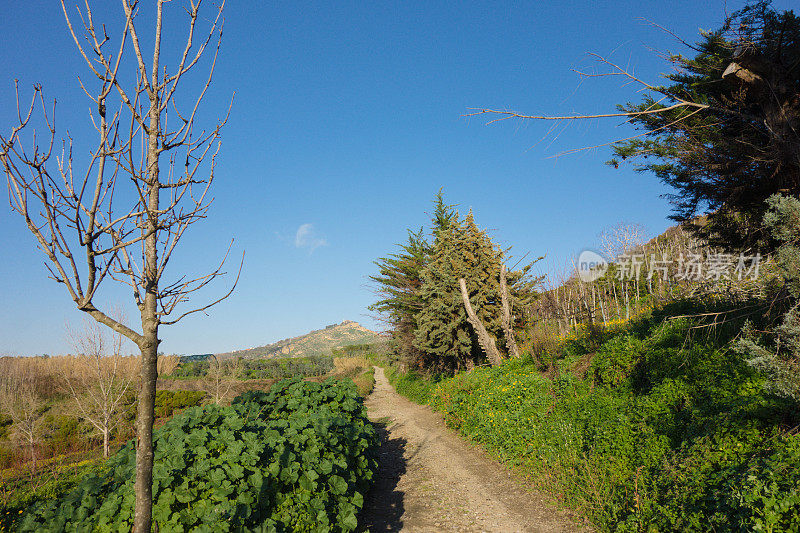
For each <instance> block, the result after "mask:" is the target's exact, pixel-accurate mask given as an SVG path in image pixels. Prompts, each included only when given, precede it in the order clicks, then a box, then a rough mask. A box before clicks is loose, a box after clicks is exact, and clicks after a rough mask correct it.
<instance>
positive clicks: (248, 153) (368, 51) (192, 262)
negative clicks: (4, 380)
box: [0, 0, 790, 355]
mask: <svg viewBox="0 0 800 533" xmlns="http://www.w3.org/2000/svg"><path fill="white" fill-rule="evenodd" d="M146 4H148V2H143V3H142V9H144V6H145V5H146ZM179 4H180V2H178V1H176V2H174V3H173V5H172V7H173V8H177V9H179ZM741 5H742V3H741V2H723V1H721V0H709V1H691V2H690V1H676V2H667V3H665V2H663V1H661V2H655V1H640V0H637V1H619V2H602V3H598V2H588V1H570V2H527V3H503V2H484V3H480V2H471V3H444V2H417V3H400V2H396V3H390V2H369V3H367V2H362V3H355V2H353V3H350V2H335V3H334V2H331V3H305V2H280V3H276V2H229V4H228V6H227V8H226V11H225V33H224V39H223V44H222V51H221V55H220V58H219V64H218V67H217V72H216V75H215V76H216V77H215V81H214V85H213V87H212V89H211V90H210V92H209V94H208V96H207V99H206V103H205V108H204V112H203V115H202V116H201V120H206V121H207V122H206V123H210V122H208V121H210V120H211V119H213V117H216V116H220V115H221V114H224V112H225V109H226V108H227V106H228V103H229V101H230V98H231V95H232V94H233V93H234V92H235V94H236V96H235V101H234V105H233V110H232V114H231V117H230V120H229V122H228V124H227V126H226V128H225V130H224V134H223V147H222V152H221V155H220V158H219V163H218V168H217V177H216V180H215V184H214V195H215V203H214V206H213V208H212V210H211V213H210V216H209V218H208V220H206V221H204V222H202V223H201V224H198V225H197V226H195V227H194V228H193V229H192V230H191V233H187V237H186V238H185V241H184V242H183V248H182V249H181V252H180V255H178V256H177V257H176V261H175V263H174V265H171V266H172V268H173V271H172V272H173V273H174V274H179V273H181V272H182V271H184V270H193V271H196V272H202V271H204V270H206V269H207V268H208V267H211V266H212V265H213V264H214V262H215V261H216V260H217V259H218V258H219V257H220V256H221V254H223V253H224V251H225V249H226V247H227V243H228V241H229V240H230V239H231V238H233V237H235V239H236V241H235V244H234V253H236V254H239V253H241V252H242V250H245V251H246V259H245V264H244V271H243V274H242V278H241V281H240V283H239V286H238V288H237V290H236V292H235V293H234V295H233V296H231V298H229V299H228V300H226V301H225V302H223V303H222V304H220V305H219V306H217V307H216V308H214V309H212V310H210V311H209V313H208V316H202V315H201V316H195V317H193V318H191V319H187V320H185V321H184V322H182V323H181V324H179V325H178V326H173V327H169V328H163V329H162V337H163V339H164V342H163V344H162V349H163V350H164V351H167V352H175V353H205V352H215V351H223V350H229V349H234V348H245V347H251V346H255V345H260V344H264V343H267V342H271V341H274V340H277V339H280V338H285V337H289V336H294V335H297V334H301V333H304V332H306V331H308V330H310V329H316V328H319V327H323V326H325V325H326V324H331V323H334V322H339V321H341V320H344V319H349V320H356V321H359V322H361V323H363V324H365V325H367V326H370V327H376V328H377V327H379V325H378V324H377V323H376V322H374V321H373V319H372V318H370V317H369V316H368V313H367V310H366V307H367V306H368V305H369V304H370V303H371V302H372V301H373V299H374V298H373V295H372V292H371V290H370V287H369V284H368V282H367V276H368V275H369V274H372V273H374V271H375V268H374V265H373V264H372V261H374V260H375V258H377V257H379V256H382V255H385V254H387V253H391V252H392V251H393V250H394V248H395V246H394V245H395V243H398V242H401V241H403V240H404V239H405V235H406V228H409V227H414V228H416V227H419V226H421V225H423V224H426V223H427V219H428V215H427V213H428V212H429V211H430V207H431V201H432V199H433V196H434V194H435V193H436V192H437V191H438V190H439V188H440V187H442V188H443V189H444V193H445V197H446V199H447V200H448V201H449V202H451V203H455V204H459V205H460V206H461V208H462V209H463V211H464V212H466V210H467V209H468V208H470V207H471V208H472V209H473V211H474V213H475V217H476V221H477V222H478V224H479V225H481V226H482V227H485V228H488V229H490V230H491V232H492V235H493V236H494V238H495V239H496V240H497V241H498V242H499V243H502V244H503V245H513V246H514V251H515V253H517V254H520V255H521V254H523V253H526V252H530V253H531V254H534V255H541V254H545V253H546V254H547V256H548V257H547V260H546V263H547V264H546V269H548V270H554V269H557V268H558V266H559V265H561V264H563V263H564V262H565V261H566V260H567V258H569V257H571V256H572V255H574V254H576V253H577V252H579V251H580V250H581V249H583V248H585V247H591V246H593V245H595V244H596V241H597V235H598V233H599V232H600V231H601V230H602V229H603V228H605V227H609V226H612V225H614V224H617V223H619V222H623V221H624V222H630V223H638V224H642V225H643V226H644V227H645V228H647V230H648V231H649V233H650V234H656V233H658V232H661V231H662V230H664V229H665V228H666V227H667V226H668V225H669V221H668V220H667V218H666V217H667V215H668V214H669V206H668V204H667V203H666V201H665V200H664V199H662V198H660V197H659V196H660V195H661V194H663V193H665V192H667V191H666V190H665V189H664V188H663V187H662V186H661V185H660V184H659V183H658V182H657V181H656V180H655V179H654V178H653V177H652V176H649V175H635V174H634V173H633V172H632V171H631V170H630V169H629V168H620V169H619V170H615V169H612V168H608V167H606V166H605V165H603V161H605V160H606V159H608V156H609V149H608V148H597V149H592V150H586V151H582V152H579V153H577V154H573V155H568V156H562V157H554V156H556V155H558V154H560V153H561V152H563V151H565V150H569V149H573V148H580V147H585V146H594V145H598V144H601V143H606V142H609V141H612V140H614V139H616V138H620V137H624V136H626V135H628V134H630V130H629V129H628V128H627V127H626V126H622V125H621V124H620V122H621V121H618V120H616V119H610V120H605V121H590V122H583V123H573V124H570V125H567V127H565V128H558V129H556V130H555V132H550V133H549V132H548V131H549V126H550V125H549V124H542V123H520V122H513V121H506V122H503V123H500V124H494V125H488V126H487V125H486V120H485V119H484V118H480V117H479V118H474V117H473V118H466V117H464V116H463V115H464V114H465V113H466V112H468V108H470V107H491V108H500V109H513V110H516V111H520V112H524V113H547V114H570V113H593V112H608V111H609V110H611V109H613V106H614V105H615V104H617V103H622V102H625V101H628V100H636V99H637V95H636V93H635V88H634V87H632V86H623V85H621V84H620V83H619V80H616V81H615V80H613V79H599V80H598V79H595V80H588V81H583V82H581V81H580V79H579V78H578V77H577V75H576V74H575V73H574V72H572V71H571V69H573V68H577V69H592V68H595V67H596V65H595V64H594V63H593V61H592V60H591V58H590V57H589V56H588V54H589V53H590V52H596V53H600V54H603V55H606V56H609V57H611V58H613V59H614V60H615V61H618V62H619V63H620V64H623V65H626V66H629V67H630V68H632V69H633V70H634V71H635V72H636V73H637V74H638V75H640V76H641V77H643V78H645V79H647V80H657V77H658V74H659V73H660V72H662V71H663V70H664V69H665V68H667V67H666V65H665V63H664V62H663V60H661V59H660V58H659V56H658V53H659V52H664V51H682V48H681V45H680V43H678V42H677V41H675V39H674V38H672V37H670V36H669V35H667V34H666V33H664V32H663V31H661V30H659V29H658V28H655V27H654V26H652V25H651V24H649V23H648V22H646V21H647V20H649V21H652V22H654V23H658V24H660V25H663V26H665V27H667V28H669V29H670V30H672V31H674V32H675V33H676V34H678V35H681V36H682V37H684V38H685V39H687V40H689V41H692V40H695V38H696V36H697V33H698V30H699V29H701V28H702V29H714V28H716V27H718V26H719V24H720V22H721V21H722V19H723V18H724V15H725V13H726V9H727V10H728V11H732V10H735V9H737V8H739V7H740V6H741ZM774 6H775V7H776V8H778V9H788V8H789V7H790V3H789V2H788V1H784V2H776V3H775V4H774ZM119 16H120V8H119V6H118V5H117V3H106V4H103V5H102V7H98V8H97V13H96V18H97V19H98V20H117V21H118V20H119ZM143 22H144V20H143ZM180 28H181V29H180V32H179V33H180V34H182V33H183V27H182V26H181V27H180ZM140 31H141V32H145V31H149V28H147V29H144V27H143V29H141V30H140ZM0 34H2V35H3V39H2V40H0V57H2V58H3V61H2V63H0V128H2V130H3V131H4V132H6V133H7V132H8V130H9V128H10V127H11V125H12V124H13V120H14V118H15V109H14V106H13V104H14V96H13V94H14V93H13V80H14V79H15V78H17V79H19V80H20V87H21V89H22V91H23V95H25V94H28V91H29V88H30V86H31V84H32V83H35V82H39V83H42V84H43V86H44V89H45V94H46V96H48V97H57V98H58V102H59V104H58V106H59V107H58V113H59V116H58V125H59V126H63V127H65V128H67V127H68V128H69V130H70V133H71V134H73V135H74V136H76V138H78V139H80V137H81V135H82V132H85V131H87V129H88V128H89V127H91V124H90V123H89V121H88V113H87V110H88V107H89V106H88V100H87V99H86V97H85V96H84V95H83V94H82V92H81V90H80V88H79V86H78V84H77V81H76V75H77V74H80V75H81V76H82V77H84V78H85V77H86V70H85V67H84V66H83V65H82V64H81V60H80V58H79V56H78V53H77V52H76V50H75V48H74V45H73V44H72V42H71V39H70V38H69V36H68V34H67V30H66V25H65V23H64V19H63V15H62V13H61V8H60V5H58V3H57V2H55V1H47V2H44V1H30V2H10V3H8V4H7V5H6V6H5V9H4V14H3V17H2V18H1V19H0ZM178 36H179V35H177V36H176V35H173V34H172V33H168V34H167V39H166V41H167V45H170V44H174V43H176V42H177V37H178ZM173 37H176V38H175V39H173ZM173 53H174V51H173ZM167 57H168V56H167ZM62 131H63V130H62ZM76 164H80V158H76ZM0 243H2V250H3V258H2V261H0V298H2V300H3V305H2V306H0V355H2V354H8V355H31V354H40V353H51V354H56V353H64V352H67V351H69V346H68V344H67V342H66V338H65V333H64V332H65V325H66V324H68V323H75V322H76V321H78V320H80V319H81V314H80V312H78V311H76V310H74V307H73V304H72V302H71V301H70V300H69V298H68V297H67V294H66V292H65V291H64V289H63V287H61V286H58V285H56V284H55V283H54V282H52V281H50V280H48V279H47V278H46V270H45V268H44V266H43V256H42V254H41V252H39V251H38V250H36V249H35V246H34V241H33V237H32V236H31V235H30V234H29V233H28V231H27V229H26V228H25V226H24V224H23V223H22V220H21V219H20V218H19V217H18V216H17V215H15V214H13V213H12V212H11V210H10V209H9V208H8V206H0ZM224 291H225V282H222V283H221V284H218V285H217V287H216V293H215V292H214V291H211V292H209V293H207V295H206V296H207V297H208V298H211V297H213V296H214V295H215V294H217V293H224ZM129 299H130V298H129V297H128V295H127V294H126V293H125V291H121V290H119V289H118V288H116V287H109V288H108V289H107V290H106V291H105V292H104V293H103V295H102V296H101V301H102V302H103V303H117V304H119V305H122V306H123V307H124V306H126V305H128V304H129V302H128V301H127V300H129ZM197 301H198V303H199V302H200V301H201V300H197ZM127 313H128V315H129V316H133V315H134V312H133V310H131V309H129V310H128V311H127Z"/></svg>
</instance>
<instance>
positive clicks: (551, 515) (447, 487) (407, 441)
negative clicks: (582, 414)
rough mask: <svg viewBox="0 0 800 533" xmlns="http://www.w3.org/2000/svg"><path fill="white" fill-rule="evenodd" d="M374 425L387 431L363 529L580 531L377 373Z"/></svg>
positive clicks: (370, 404) (371, 402)
mask: <svg viewBox="0 0 800 533" xmlns="http://www.w3.org/2000/svg"><path fill="white" fill-rule="evenodd" d="M365 404H366V406H367V410H368V413H369V417H370V418H371V419H372V420H374V421H382V422H385V423H386V426H385V430H383V435H382V438H383V442H382V446H381V450H380V470H379V477H378V481H377V483H376V485H375V487H374V488H373V489H372V491H371V492H370V493H369V494H368V495H367V498H366V501H365V505H364V511H363V512H362V514H361V516H360V518H359V523H360V524H361V526H360V529H361V530H365V529H369V530H370V531H371V532H372V533H375V532H377V531H409V532H426V533H427V532H431V533H433V532H436V533H439V532H450V531H453V532H456V531H457V532H479V531H481V532H483V531H485V532H498V533H514V532H520V531H546V532H555V531H576V530H579V529H581V528H580V526H578V525H576V524H575V523H572V522H570V521H569V520H568V519H567V518H566V517H565V516H564V515H563V514H562V513H559V512H558V511H557V510H555V509H554V508H553V507H552V506H550V505H548V504H547V503H545V502H544V501H543V500H542V498H540V497H538V496H537V495H536V494H534V493H531V492H529V491H528V490H526V489H525V488H524V487H523V486H522V484H521V483H520V480H519V479H517V478H515V477H514V476H513V475H512V474H511V473H509V471H508V470H507V469H506V468H504V467H503V466H502V465H500V464H498V463H497V462H496V461H494V460H492V459H491V458H489V457H488V456H487V455H486V454H485V453H484V452H483V451H481V450H480V449H478V448H477V447H475V446H472V445H470V444H468V443H466V442H465V441H463V440H462V439H461V438H459V437H458V435H456V434H455V433H454V432H453V431H452V430H450V429H448V428H447V427H446V426H445V424H444V421H443V419H442V417H441V416H440V415H439V414H437V413H435V412H433V411H432V410H431V409H430V408H428V407H424V406H420V405H417V404H414V403H412V402H410V401H408V400H406V399H405V398H403V397H402V396H400V395H399V394H397V393H396V392H395V391H394V388H392V386H391V385H390V384H389V382H388V381H387V379H386V376H385V375H384V372H383V369H382V368H379V367H375V390H374V391H373V392H372V394H371V395H370V396H369V397H368V398H367V400H366V402H365Z"/></svg>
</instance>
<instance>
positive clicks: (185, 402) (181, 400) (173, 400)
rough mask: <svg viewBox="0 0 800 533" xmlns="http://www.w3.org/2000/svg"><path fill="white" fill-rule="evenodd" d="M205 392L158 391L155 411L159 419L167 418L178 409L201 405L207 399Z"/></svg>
mask: <svg viewBox="0 0 800 533" xmlns="http://www.w3.org/2000/svg"><path fill="white" fill-rule="evenodd" d="M206 396H207V394H206V393H205V392H204V391H193V390H175V391H173V390H160V391H156V401H155V410H156V416H157V417H159V418H167V417H170V416H172V414H173V413H174V412H175V411H176V410H177V409H186V408H187V407H194V406H196V405H200V404H201V403H202V402H203V400H204V399H205V398H206Z"/></svg>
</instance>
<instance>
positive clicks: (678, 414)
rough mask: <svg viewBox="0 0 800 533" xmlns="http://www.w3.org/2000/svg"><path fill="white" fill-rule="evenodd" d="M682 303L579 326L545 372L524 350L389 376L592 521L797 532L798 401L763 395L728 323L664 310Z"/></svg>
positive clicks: (612, 525) (648, 527)
mask: <svg viewBox="0 0 800 533" xmlns="http://www.w3.org/2000/svg"><path fill="white" fill-rule="evenodd" d="M687 305H691V304H688V303H686V302H684V303H682V304H680V305H679V306H677V307H676V306H673V307H671V308H667V309H658V310H657V311H656V312H655V313H654V314H649V315H647V316H643V317H640V318H639V319H638V320H636V321H634V322H632V323H630V324H627V325H622V326H619V327H617V328H616V329H613V330H610V329H603V328H593V329H592V330H582V331H580V332H577V333H576V334H575V335H573V336H572V337H571V338H569V339H567V340H565V341H564V342H563V343H562V345H561V346H560V347H559V348H558V353H557V354H555V355H556V356H555V360H556V361H557V362H558V364H557V367H556V371H555V372H550V373H549V374H548V375H544V374H543V373H542V372H541V371H540V370H541V368H540V366H539V364H537V363H536V362H535V361H533V360H531V359H521V360H514V361H508V362H506V363H505V364H503V365H502V366H500V367H497V368H480V369H475V370H473V371H472V372H469V373H462V374H458V375H456V376H453V377H450V378H445V379H440V380H438V381H436V380H429V379H426V378H425V377H424V376H421V375H417V374H412V373H408V374H403V373H399V372H397V371H395V370H391V371H389V372H388V375H389V378H390V380H391V381H392V383H393V384H394V385H395V387H396V388H397V390H398V392H400V393H401V394H403V395H405V396H407V397H408V398H410V399H412V400H414V401H418V402H422V403H428V404H430V405H431V406H432V407H433V408H434V409H436V410H438V411H440V412H441V413H442V414H443V415H444V416H445V418H446V421H447V423H448V424H449V425H450V426H451V427H454V428H455V429H457V430H458V431H459V432H461V433H462V434H463V435H465V436H467V437H468V438H470V439H472V440H474V441H476V442H479V443H481V444H483V445H484V446H485V447H486V448H487V449H488V450H489V451H490V452H491V453H493V454H494V455H495V456H497V457H498V458H499V459H501V460H503V461H506V462H508V463H512V464H514V465H517V466H518V467H519V468H521V469H522V470H523V471H524V472H525V473H526V474H527V475H528V476H529V477H530V479H531V482H532V483H533V484H535V485H536V486H537V487H539V488H543V489H545V490H547V491H549V492H550V493H552V494H554V495H556V496H558V497H559V499H561V500H562V501H563V502H564V503H565V504H566V505H568V506H569V507H572V508H574V509H577V510H579V511H581V512H582V513H583V514H585V515H586V516H587V517H588V518H589V519H590V520H591V521H592V522H593V523H594V524H595V525H596V526H597V527H598V528H599V529H601V530H609V531H676V530H682V531H709V530H716V531H753V530H758V531H789V530H798V528H800V470H798V469H797V468H796V465H797V464H800V436H798V434H797V426H798V423H800V420H798V409H797V408H798V406H797V405H796V404H793V403H791V402H790V401H788V400H783V399H780V398H777V397H775V396H771V395H770V394H768V393H766V392H765V390H764V387H763V378H762V377H761V376H760V375H759V374H758V373H757V372H755V371H754V370H753V369H752V368H751V367H749V366H748V365H747V364H745V363H744V362H743V361H742V360H741V358H740V357H739V356H738V355H736V354H735V353H734V352H733V351H732V350H730V349H729V348H728V345H729V342H730V340H731V337H732V333H729V332H728V331H727V330H726V329H725V328H716V329H714V330H713V331H712V330H710V329H709V328H698V326H701V325H702V324H701V323H699V322H698V321H697V320H695V319H688V318H682V319H680V318H671V317H674V316H676V315H679V314H686V312H685V310H686V309H685V307H686V306H687ZM681 306H682V307H681ZM679 308H680V309H679ZM738 326H740V324H739V325H737V324H731V327H730V328H729V330H730V332H733V331H737V327H738Z"/></svg>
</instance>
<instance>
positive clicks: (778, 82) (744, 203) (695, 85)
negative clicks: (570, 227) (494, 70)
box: [609, 1, 800, 250]
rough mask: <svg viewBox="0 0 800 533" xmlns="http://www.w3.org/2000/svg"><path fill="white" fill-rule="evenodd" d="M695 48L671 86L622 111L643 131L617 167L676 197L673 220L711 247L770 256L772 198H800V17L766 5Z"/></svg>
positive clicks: (623, 146) (733, 19)
mask: <svg viewBox="0 0 800 533" xmlns="http://www.w3.org/2000/svg"><path fill="white" fill-rule="evenodd" d="M692 49H693V50H694V51H696V52H697V54H696V55H695V56H694V57H685V56H683V55H680V54H675V55H671V56H669V61H670V62H671V63H672V65H673V66H674V67H675V72H674V73H671V74H666V75H665V78H666V79H667V80H668V82H669V84H667V85H664V86H660V87H651V88H650V89H651V90H649V91H648V92H647V93H646V94H645V96H644V98H643V99H642V101H641V102H639V103H628V104H626V105H622V106H620V107H619V109H620V111H621V112H624V113H627V114H628V116H629V120H630V121H631V122H632V123H633V124H634V125H635V126H636V127H637V128H639V129H642V130H644V133H643V134H642V135H640V136H637V137H635V138H633V139H629V140H624V141H621V142H618V143H616V144H615V146H614V159H612V160H611V161H610V162H609V163H610V164H612V165H614V166H618V165H619V164H620V162H621V161H622V160H626V159H633V160H634V161H636V170H638V171H643V172H645V171H646V172H653V173H654V174H655V175H656V176H658V177H659V178H660V179H661V180H662V181H663V182H664V183H666V184H667V185H669V186H670V187H672V188H673V189H675V192H674V193H672V194H670V195H668V198H669V200H670V202H671V203H672V205H673V208H674V209H673V215H672V218H673V219H674V220H677V221H681V222H687V221H694V222H695V224H694V225H693V228H694V229H695V231H696V232H697V233H699V234H700V236H702V237H704V238H705V239H707V240H708V241H709V242H710V243H711V244H712V245H715V246H721V247H724V248H727V249H744V248H753V247H759V248H761V249H767V250H769V249H772V248H774V246H775V245H776V242H775V241H774V239H773V238H772V236H771V235H770V233H769V232H768V231H767V230H766V229H765V228H764V226H763V224H762V220H763V216H764V213H765V212H766V209H767V204H766V199H767V198H769V197H770V196H771V195H772V194H775V193H783V194H789V195H793V196H797V195H798V194H800V18H798V17H797V16H795V14H794V13H793V12H792V11H784V12H780V13H779V12H776V11H775V10H773V9H772V8H771V7H770V5H769V2H767V1H762V2H758V3H756V4H753V5H749V6H747V7H745V8H744V9H742V10H740V11H738V12H736V13H734V14H733V15H731V16H730V17H729V18H728V19H727V20H726V21H725V23H724V25H723V26H722V27H721V28H720V29H718V30H716V31H713V32H704V33H703V34H702V40H701V41H700V42H699V43H697V44H696V45H694V46H692ZM680 102H691V103H692V104H693V105H678V106H675V104H676V103H680ZM702 214H707V215H708V216H707V217H703V218H699V219H698V218H697V217H698V215H702Z"/></svg>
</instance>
